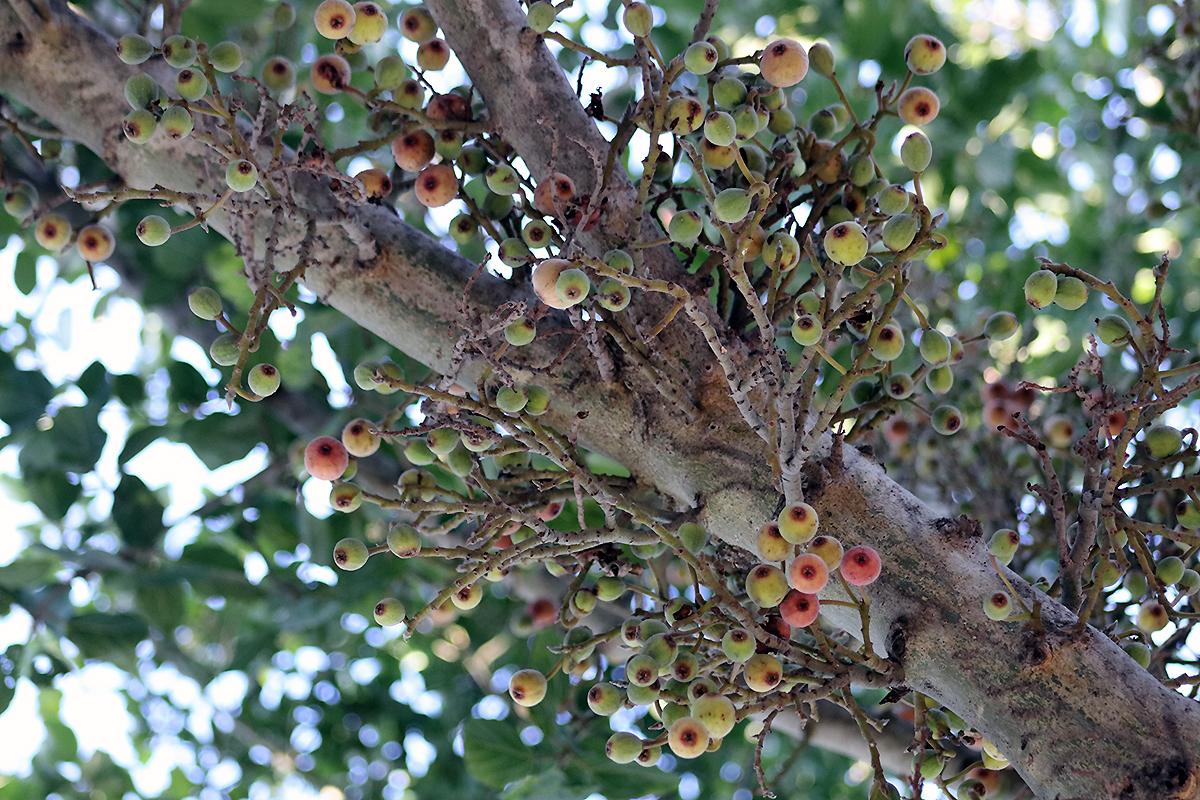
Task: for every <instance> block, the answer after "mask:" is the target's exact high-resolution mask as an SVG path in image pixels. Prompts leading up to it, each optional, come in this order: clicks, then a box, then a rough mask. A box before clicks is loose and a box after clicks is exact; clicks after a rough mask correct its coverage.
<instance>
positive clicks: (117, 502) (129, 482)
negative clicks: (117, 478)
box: [112, 475, 166, 550]
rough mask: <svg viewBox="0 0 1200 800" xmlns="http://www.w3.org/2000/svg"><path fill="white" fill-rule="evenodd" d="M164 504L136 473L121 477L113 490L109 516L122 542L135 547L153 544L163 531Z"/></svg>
mask: <svg viewBox="0 0 1200 800" xmlns="http://www.w3.org/2000/svg"><path fill="white" fill-rule="evenodd" d="M164 511H166V507H165V506H163V504H162V503H161V502H160V501H159V499H158V498H157V497H155V496H154V492H152V491H150V488H149V487H148V486H146V484H145V483H143V482H142V480H141V479H140V478H138V477H137V476H136V475H126V476H125V477H123V478H121V482H120V483H119V484H117V488H116V490H115V491H113V507H112V518H113V522H114V523H115V524H116V526H117V530H118V531H120V532H121V539H122V540H124V542H125V544H127V545H129V546H130V547H134V548H137V549H142V550H144V549H149V548H151V547H154V545H155V543H156V542H157V541H158V537H159V536H161V535H162V534H163V532H164V531H165V530H166V526H165V525H163V512H164Z"/></svg>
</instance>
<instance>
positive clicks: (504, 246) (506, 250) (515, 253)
mask: <svg viewBox="0 0 1200 800" xmlns="http://www.w3.org/2000/svg"><path fill="white" fill-rule="evenodd" d="M493 196H494V195H493ZM496 254H497V255H498V256H499V257H500V261H501V262H502V263H503V264H504V265H505V266H508V267H514V268H515V267H519V266H522V265H524V264H526V263H527V262H528V261H529V259H530V257H531V256H532V254H531V253H530V252H529V248H528V247H527V246H526V245H525V242H523V241H522V240H520V239H518V238H516V237H513V236H510V237H509V238H507V239H505V240H504V241H502V242H501V243H500V246H499V248H497V253H496ZM555 308H557V306H555Z"/></svg>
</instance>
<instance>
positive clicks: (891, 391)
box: [883, 372, 914, 400]
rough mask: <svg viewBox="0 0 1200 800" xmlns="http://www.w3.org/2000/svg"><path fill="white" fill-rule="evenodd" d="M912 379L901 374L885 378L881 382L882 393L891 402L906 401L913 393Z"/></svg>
mask: <svg viewBox="0 0 1200 800" xmlns="http://www.w3.org/2000/svg"><path fill="white" fill-rule="evenodd" d="M913 389H914V386H913V379H912V378H911V377H910V376H908V375H905V374H904V373H903V372H897V373H894V374H892V375H889V376H887V378H885V379H884V381H883V391H884V394H886V395H887V396H888V397H890V398H892V399H893V400H907V399H908V398H909V397H911V396H912V393H913Z"/></svg>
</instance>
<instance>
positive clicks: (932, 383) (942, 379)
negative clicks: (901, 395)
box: [925, 364, 954, 394]
mask: <svg viewBox="0 0 1200 800" xmlns="http://www.w3.org/2000/svg"><path fill="white" fill-rule="evenodd" d="M952 386H954V373H953V372H952V371H951V369H950V366H949V365H948V364H947V365H945V366H941V367H934V368H933V369H931V370H929V374H927V375H926V376H925V388H926V389H928V390H929V391H930V392H932V393H934V394H946V393H947V392H949V391H950V388H951V387H952Z"/></svg>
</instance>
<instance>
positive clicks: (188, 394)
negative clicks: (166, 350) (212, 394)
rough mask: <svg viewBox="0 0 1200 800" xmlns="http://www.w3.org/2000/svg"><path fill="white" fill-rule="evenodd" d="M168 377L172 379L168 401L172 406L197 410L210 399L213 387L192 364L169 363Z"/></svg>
mask: <svg viewBox="0 0 1200 800" xmlns="http://www.w3.org/2000/svg"><path fill="white" fill-rule="evenodd" d="M167 377H168V378H170V379H171V383H170V385H169V386H168V387H167V399H168V400H170V401H171V404H172V405H177V406H183V407H184V408H195V407H196V406H198V405H200V404H201V403H203V402H204V401H205V400H207V399H208V392H209V390H210V389H211V388H212V387H210V386H209V385H208V381H206V380H204V376H203V375H201V374H200V371H199V370H197V369H196V368H195V367H193V366H192V365H191V364H187V363H184V362H183V361H171V362H169V363H168V364H167Z"/></svg>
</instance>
